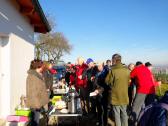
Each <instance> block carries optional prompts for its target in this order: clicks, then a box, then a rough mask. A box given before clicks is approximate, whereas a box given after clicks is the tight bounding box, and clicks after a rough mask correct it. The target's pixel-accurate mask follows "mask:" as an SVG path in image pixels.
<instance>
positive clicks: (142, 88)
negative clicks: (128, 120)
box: [130, 63, 157, 120]
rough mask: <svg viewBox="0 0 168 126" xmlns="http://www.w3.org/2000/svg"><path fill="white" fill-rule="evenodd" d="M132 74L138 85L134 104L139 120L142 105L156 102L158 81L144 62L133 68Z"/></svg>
mask: <svg viewBox="0 0 168 126" xmlns="http://www.w3.org/2000/svg"><path fill="white" fill-rule="evenodd" d="M130 76H131V79H132V80H134V81H135V84H136V86H137V94H136V96H135V99H134V102H133V106H132V112H133V113H132V114H133V117H134V119H135V120H137V118H138V116H139V113H140V110H141V108H142V106H143V105H144V104H145V106H146V105H149V104H150V103H152V102H154V100H155V86H156V85H157V83H156V82H155V81H154V79H153V75H152V73H151V71H150V70H149V69H148V68H147V67H146V66H145V65H143V64H142V63H141V64H139V65H138V66H136V67H135V68H134V69H133V71H132V72H131V75H130Z"/></svg>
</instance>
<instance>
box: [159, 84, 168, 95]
mask: <svg viewBox="0 0 168 126" xmlns="http://www.w3.org/2000/svg"><path fill="white" fill-rule="evenodd" d="M166 91H168V84H161V86H158V87H157V88H156V95H157V96H163V95H164V93H165V92H166Z"/></svg>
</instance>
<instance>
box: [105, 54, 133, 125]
mask: <svg viewBox="0 0 168 126" xmlns="http://www.w3.org/2000/svg"><path fill="white" fill-rule="evenodd" d="M112 63H113V66H112V70H111V71H110V72H109V74H108V75H107V77H106V83H107V84H109V85H110V87H111V93H110V96H109V101H110V103H111V104H112V106H113V111H114V116H115V123H116V126H128V117H127V112H126V109H127V105H128V103H129V99H128V85H129V81H130V72H129V70H128V69H127V67H125V66H124V65H123V64H122V63H121V56H120V55H119V54H114V55H113V56H112Z"/></svg>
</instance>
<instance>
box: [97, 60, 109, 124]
mask: <svg viewBox="0 0 168 126" xmlns="http://www.w3.org/2000/svg"><path fill="white" fill-rule="evenodd" d="M107 74H108V71H107V69H106V68H104V64H103V63H102V62H100V63H98V73H97V74H96V77H95V81H94V93H95V94H97V95H96V96H95V97H96V107H97V111H98V121H99V126H107V118H108V116H107V115H108V112H107V110H108V108H107V107H108V92H109V87H108V85H107V84H106V83H105V78H106V76H107Z"/></svg>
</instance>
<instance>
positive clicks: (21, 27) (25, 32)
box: [0, 0, 50, 118]
mask: <svg viewBox="0 0 168 126" xmlns="http://www.w3.org/2000/svg"><path fill="white" fill-rule="evenodd" d="M48 31H50V26H49V24H48V21H47V20H46V17H45V16H44V13H43V11H42V9H41V7H40V5H39V2H38V0H0V118H5V117H6V116H7V115H9V114H14V109H15V107H16V105H17V104H19V102H20V96H21V95H22V94H24V95H25V94H26V77H27V70H28V69H29V65H30V61H31V60H32V59H34V32H40V33H46V32H48Z"/></svg>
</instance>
